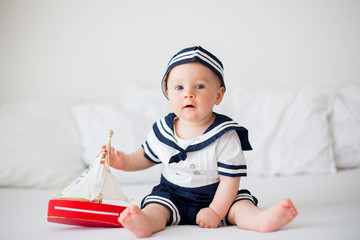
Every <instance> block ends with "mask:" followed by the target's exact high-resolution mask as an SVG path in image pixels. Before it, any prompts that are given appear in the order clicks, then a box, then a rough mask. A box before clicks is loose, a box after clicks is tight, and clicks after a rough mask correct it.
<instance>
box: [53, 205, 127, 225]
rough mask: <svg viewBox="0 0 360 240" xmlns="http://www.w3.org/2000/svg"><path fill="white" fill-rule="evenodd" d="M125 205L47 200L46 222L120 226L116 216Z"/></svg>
mask: <svg viewBox="0 0 360 240" xmlns="http://www.w3.org/2000/svg"><path fill="white" fill-rule="evenodd" d="M125 208H126V207H123V206H117V205H110V204H103V203H93V202H83V201H73V200H57V199H53V200H50V201H49V208H48V217H47V219H48V222H53V223H61V224H68V225H77V226H86V227H122V225H121V223H119V221H118V218H119V216H120V213H121V212H122V211H124V210H125Z"/></svg>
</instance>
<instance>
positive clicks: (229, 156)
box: [216, 130, 247, 177]
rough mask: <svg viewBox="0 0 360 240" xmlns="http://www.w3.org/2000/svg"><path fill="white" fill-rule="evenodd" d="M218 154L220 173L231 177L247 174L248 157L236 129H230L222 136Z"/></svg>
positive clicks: (217, 150)
mask: <svg viewBox="0 0 360 240" xmlns="http://www.w3.org/2000/svg"><path fill="white" fill-rule="evenodd" d="M216 154H217V157H218V174H219V175H223V176H229V177H244V176H246V175H247V170H246V159H245V157H244V153H243V151H242V148H241V142H240V139H239V137H238V135H237V133H236V131H235V130H230V131H228V132H227V133H225V134H224V135H223V136H221V137H220V139H219V142H218V146H217V149H216Z"/></svg>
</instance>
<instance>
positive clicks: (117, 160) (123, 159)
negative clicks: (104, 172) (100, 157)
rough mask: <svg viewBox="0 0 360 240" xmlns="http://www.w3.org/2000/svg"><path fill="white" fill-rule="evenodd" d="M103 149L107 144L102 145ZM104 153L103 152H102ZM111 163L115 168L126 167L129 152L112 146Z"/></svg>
mask: <svg viewBox="0 0 360 240" xmlns="http://www.w3.org/2000/svg"><path fill="white" fill-rule="evenodd" d="M101 149H103V150H105V149H106V146H105V145H104V146H102V147H101ZM100 154H102V153H100ZM109 154H110V155H109V165H110V166H111V167H113V168H116V169H119V170H122V169H124V168H125V166H126V163H127V159H128V156H127V154H125V153H124V152H121V151H118V150H116V149H115V148H113V147H111V148H110V153H109Z"/></svg>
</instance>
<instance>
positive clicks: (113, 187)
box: [97, 168, 133, 202]
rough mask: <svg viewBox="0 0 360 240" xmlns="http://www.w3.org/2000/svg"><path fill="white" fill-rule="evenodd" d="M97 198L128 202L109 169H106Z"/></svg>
mask: <svg viewBox="0 0 360 240" xmlns="http://www.w3.org/2000/svg"><path fill="white" fill-rule="evenodd" d="M97 198H100V199H108V200H120V201H126V202H130V201H131V200H133V199H129V198H128V197H127V196H126V195H125V194H124V192H123V191H122V189H121V187H120V185H119V183H118V182H117V180H116V178H115V177H114V175H112V173H111V171H110V169H109V168H107V169H106V171H105V173H104V176H103V181H102V184H101V186H100V190H99V195H98V196H97Z"/></svg>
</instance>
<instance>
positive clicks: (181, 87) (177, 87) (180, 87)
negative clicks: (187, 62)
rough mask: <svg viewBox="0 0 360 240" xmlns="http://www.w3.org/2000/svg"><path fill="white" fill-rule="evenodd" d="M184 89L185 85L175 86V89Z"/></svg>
mask: <svg viewBox="0 0 360 240" xmlns="http://www.w3.org/2000/svg"><path fill="white" fill-rule="evenodd" d="M182 89H183V86H176V87H175V90H182Z"/></svg>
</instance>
